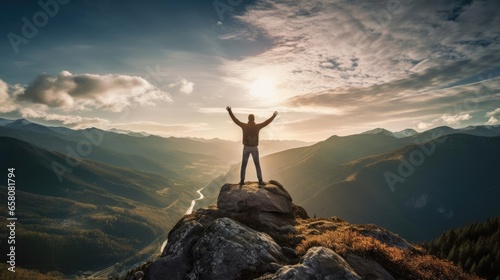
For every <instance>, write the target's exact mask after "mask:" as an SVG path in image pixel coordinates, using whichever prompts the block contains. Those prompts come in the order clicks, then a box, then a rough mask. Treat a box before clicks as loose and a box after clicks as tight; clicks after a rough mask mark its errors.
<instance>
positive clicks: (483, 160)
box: [207, 126, 500, 241]
mask: <svg viewBox="0 0 500 280" xmlns="http://www.w3.org/2000/svg"><path fill="white" fill-rule="evenodd" d="M499 128H500V126H478V127H472V128H467V129H453V128H450V127H438V128H434V129H431V130H428V131H424V132H421V133H418V134H415V135H413V136H408V137H404V138H398V137H397V136H395V135H393V134H392V133H387V131H386V130H381V129H380V130H375V131H372V132H370V133H363V134H357V135H350V136H343V137H340V136H332V137H330V138H328V139H326V140H325V141H322V142H319V143H317V144H315V145H312V146H309V147H302V148H296V149H291V150H287V151H284V152H280V153H275V154H272V155H269V156H266V157H263V158H262V159H261V165H262V167H263V173H264V179H266V178H273V179H276V180H279V181H280V182H283V184H286V185H287V186H288V190H289V192H290V194H291V195H292V196H293V197H294V198H295V199H296V201H297V203H300V204H301V205H303V206H304V208H305V209H306V210H307V211H308V212H309V213H310V214H311V215H313V214H316V215H318V216H320V217H328V216H332V215H338V216H340V217H343V218H346V219H348V220H350V221H352V222H355V223H376V224H379V225H380V226H383V227H385V228H388V229H389V230H392V231H394V232H397V233H398V234H400V235H402V236H403V237H405V238H408V239H410V240H412V241H422V240H426V239H431V238H434V237H436V236H437V235H438V234H439V233H441V232H442V231H444V230H446V229H448V228H450V227H457V226H462V225H464V224H466V223H469V222H472V221H475V220H478V219H486V218H489V217H493V216H497V215H500V209H498V207H495V206H493V205H495V204H496V203H495V202H494V201H495V200H499V199H500V174H499V173H498V172H497V171H496V170H497V169H498V167H499V162H498V158H500V137H498V136H499V135H500V129H499ZM249 166H250V167H249V168H248V169H247V178H248V179H252V178H253V177H254V176H255V172H254V170H253V168H252V166H251V165H249ZM238 180H239V164H236V165H234V166H233V167H231V169H230V170H229V171H228V172H227V174H226V175H225V176H221V177H220V178H217V179H215V180H214V181H213V182H212V183H211V184H209V186H208V187H207V191H208V190H212V191H213V192H216V188H214V186H215V185H216V184H220V182H237V181H238ZM468 203H470V205H469V204H468Z"/></svg>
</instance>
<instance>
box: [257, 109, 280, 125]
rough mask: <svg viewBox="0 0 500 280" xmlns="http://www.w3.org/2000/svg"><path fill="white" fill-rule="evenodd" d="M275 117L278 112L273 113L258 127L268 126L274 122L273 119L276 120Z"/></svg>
mask: <svg viewBox="0 0 500 280" xmlns="http://www.w3.org/2000/svg"><path fill="white" fill-rule="evenodd" d="M277 115H278V111H274V113H273V115H272V116H271V117H270V118H269V119H267V120H266V121H265V122H263V123H260V124H259V126H260V127H265V126H267V125H268V124H270V123H271V122H272V121H273V120H274V118H276V116H277Z"/></svg>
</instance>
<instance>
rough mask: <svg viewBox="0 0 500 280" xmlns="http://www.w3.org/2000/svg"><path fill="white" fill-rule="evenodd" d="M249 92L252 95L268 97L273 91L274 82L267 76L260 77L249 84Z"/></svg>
mask: <svg viewBox="0 0 500 280" xmlns="http://www.w3.org/2000/svg"><path fill="white" fill-rule="evenodd" d="M249 92H250V94H251V95H252V96H253V97H257V98H269V97H271V96H272V95H274V93H275V83H274V81H273V79H271V78H269V77H260V78H258V79H256V80H254V81H253V82H252V83H251V84H250V86H249Z"/></svg>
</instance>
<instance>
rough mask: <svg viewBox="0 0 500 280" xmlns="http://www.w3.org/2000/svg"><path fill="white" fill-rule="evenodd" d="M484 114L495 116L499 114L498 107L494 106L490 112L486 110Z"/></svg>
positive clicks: (499, 109)
mask: <svg viewBox="0 0 500 280" xmlns="http://www.w3.org/2000/svg"><path fill="white" fill-rule="evenodd" d="M486 116H487V117H496V116H500V108H496V109H495V110H493V111H491V112H487V113H486Z"/></svg>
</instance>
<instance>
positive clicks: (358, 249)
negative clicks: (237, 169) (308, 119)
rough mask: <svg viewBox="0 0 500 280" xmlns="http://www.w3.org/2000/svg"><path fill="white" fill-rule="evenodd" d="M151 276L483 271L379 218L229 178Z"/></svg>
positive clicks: (183, 225) (189, 219)
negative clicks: (333, 213)
mask: <svg viewBox="0 0 500 280" xmlns="http://www.w3.org/2000/svg"><path fill="white" fill-rule="evenodd" d="M144 272H145V275H144V279H153V280H157V279H225V280H226V279H227V280H230V279H259V280H266V279H311V280H313V279H318V280H319V279H389V280H391V279H476V278H474V277H472V276H470V275H467V274H465V273H463V272H462V271H461V270H460V269H458V268H457V267H455V266H453V265H451V264H450V263H447V262H443V261H441V260H438V259H436V258H434V257H430V256H428V255H426V254H425V252H423V250H422V249H419V248H417V247H415V246H413V245H411V244H409V243H408V242H406V241H405V240H404V239H402V238H400V237H399V236H397V235H395V234H393V233H391V232H389V231H387V230H385V229H383V228H380V227H378V226H376V225H352V224H349V223H348V222H345V221H343V220H342V219H340V218H337V217H332V218H329V219H312V218H309V217H308V215H307V213H306V212H305V211H304V209H302V208H301V207H300V206H297V205H294V204H293V203H292V198H291V197H290V195H289V194H288V192H287V191H286V190H285V188H283V186H281V185H280V184H279V183H278V182H273V181H271V183H268V184H266V185H265V186H260V187H259V185H258V184H257V183H246V184H244V185H241V186H240V185H235V184H225V185H224V186H223V187H222V188H221V191H220V194H219V198H218V201H217V205H212V206H209V207H205V208H200V209H198V210H196V211H195V212H194V213H193V214H190V215H186V216H184V217H183V218H182V219H181V220H180V221H179V222H178V223H177V224H176V225H175V227H174V228H173V229H172V230H171V231H170V233H169V235H168V243H167V245H166V247H165V249H164V251H163V253H162V255H161V257H160V258H158V259H156V260H155V261H152V262H150V263H149V264H148V265H147V266H146V269H145V271H144Z"/></svg>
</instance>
